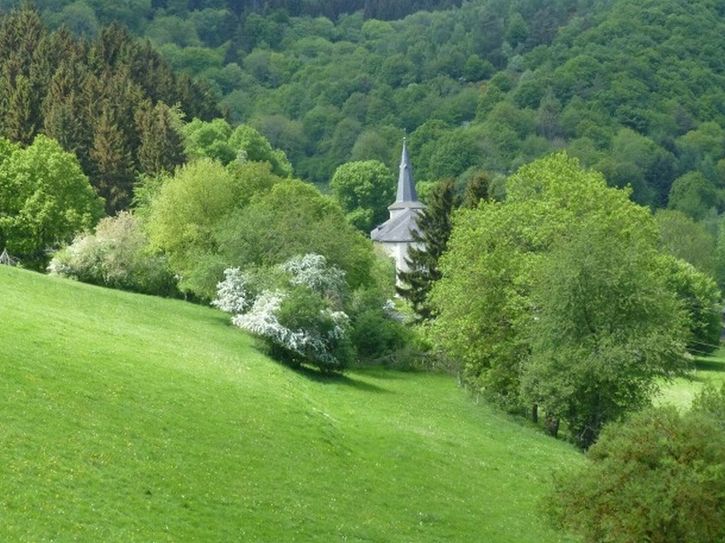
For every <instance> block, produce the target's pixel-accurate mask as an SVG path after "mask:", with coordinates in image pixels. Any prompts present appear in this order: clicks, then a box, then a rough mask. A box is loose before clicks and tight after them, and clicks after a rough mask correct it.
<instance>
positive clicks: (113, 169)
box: [90, 105, 135, 215]
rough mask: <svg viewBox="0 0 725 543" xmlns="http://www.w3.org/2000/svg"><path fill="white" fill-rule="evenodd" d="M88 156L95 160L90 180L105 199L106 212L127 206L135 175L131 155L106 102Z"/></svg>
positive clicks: (112, 211)
mask: <svg viewBox="0 0 725 543" xmlns="http://www.w3.org/2000/svg"><path fill="white" fill-rule="evenodd" d="M90 158H91V159H92V160H93V163H94V172H93V176H92V177H91V180H92V183H94V186H95V187H96V190H97V191H98V192H99V193H100V195H101V196H103V198H105V200H106V213H108V214H109V215H111V214H114V213H116V212H117V211H119V210H121V209H124V208H126V207H128V205H129V203H130V202H131V195H132V194H131V192H132V187H133V180H134V178H135V171H134V167H133V156H132V153H131V150H130V149H129V147H128V145H127V142H126V141H125V138H124V135H123V132H122V131H121V130H120V129H119V123H118V119H117V118H116V117H115V115H114V114H113V111H112V109H111V108H110V107H109V106H108V105H105V107H103V110H102V112H101V115H100V118H99V119H98V125H97V126H96V130H95V132H94V135H93V145H92V147H91V149H90Z"/></svg>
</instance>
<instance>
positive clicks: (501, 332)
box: [430, 154, 682, 445]
mask: <svg viewBox="0 0 725 543" xmlns="http://www.w3.org/2000/svg"><path fill="white" fill-rule="evenodd" d="M506 193H507V196H506V200H505V202H503V203H498V202H482V203H481V204H479V206H478V208H476V209H463V210H461V211H459V212H458V213H457V214H456V215H455V217H454V223H453V231H452V234H451V238H450V240H449V244H448V250H447V252H446V253H445V254H444V255H443V257H442V258H441V260H440V269H441V272H442V275H443V277H442V279H441V280H440V281H438V282H437V283H436V284H435V285H434V286H433V289H432V292H431V296H430V299H431V302H432V306H433V308H434V310H435V311H436V312H437V313H438V316H437V318H436V320H435V322H434V323H433V325H432V334H433V338H434V339H435V340H436V341H437V343H438V344H439V345H440V346H442V347H443V348H444V349H446V350H447V351H448V352H449V353H450V354H451V356H452V357H453V358H455V359H458V360H460V361H461V364H462V377H463V380H464V383H465V384H466V385H467V386H469V387H470V388H472V389H473V390H474V391H476V392H477V393H483V394H484V395H485V396H487V397H489V398H492V399H494V400H496V401H497V402H499V403H501V404H503V405H505V406H507V407H509V408H512V409H516V410H520V409H521V408H522V407H523V405H524V404H525V403H526V402H528V405H529V406H533V405H535V404H538V403H539V402H543V401H545V400H546V393H545V392H544V390H548V389H547V388H546V387H549V388H550V389H553V390H556V392H557V394H558V395H559V396H558V397H559V398H560V399H563V400H562V401H563V404H562V405H571V406H573V407H572V410H571V413H573V414H572V415H571V421H570V422H575V423H576V422H577V421H576V420H575V416H576V414H577V413H580V412H581V413H584V412H585V411H586V409H587V406H588V405H592V404H595V403H596V401H597V399H596V394H597V390H596V389H595V388H587V386H586V379H587V378H589V376H588V375H587V373H586V371H584V370H586V367H585V366H584V367H582V366H579V368H580V369H582V371H581V373H579V374H577V373H576V371H574V368H575V367H577V366H576V365H577V363H581V364H585V361H586V360H587V359H593V360H599V362H598V364H599V365H600V366H601V367H602V372H603V374H606V371H607V370H610V371H612V372H613V373H616V372H617V371H616V370H617V369H618V368H635V370H633V372H632V373H627V371H623V372H622V374H621V375H620V376H621V377H623V378H624V379H625V383H623V384H622V386H623V387H625V388H626V387H628V386H630V385H631V386H632V387H633V388H632V389H633V391H634V392H633V396H632V398H634V399H635V400H636V401H632V402H631V403H629V402H624V403H623V404H622V407H623V409H624V410H627V409H630V408H631V407H632V406H635V405H638V401H639V400H640V399H641V397H642V394H643V392H641V391H643V390H649V389H650V388H651V387H653V386H654V382H655V379H656V378H657V377H658V376H660V375H663V374H669V373H670V371H671V370H672V368H673V367H674V362H673V360H672V358H671V355H673V353H674V352H676V351H677V348H678V345H679V346H680V347H682V341H681V340H682V335H681V334H680V333H679V332H678V330H680V329H679V328H677V326H676V323H677V322H681V321H679V320H678V318H679V317H680V315H681V313H680V312H679V310H678V308H677V304H676V303H675V302H673V300H674V294H673V293H672V292H671V291H669V290H668V289H667V288H666V287H665V286H663V281H664V278H665V277H666V272H665V271H664V270H663V269H662V267H661V265H660V264H659V261H658V260H657V259H656V258H655V257H656V256H657V253H656V251H655V247H656V243H657V229H656V225H655V223H654V220H653V218H652V216H651V214H650V212H649V210H648V209H646V208H643V207H640V206H637V205H636V204H634V203H633V202H631V201H630V200H629V192H628V191H626V190H621V189H614V188H610V187H608V186H607V184H606V182H605V180H604V178H603V176H602V175H601V174H599V173H597V172H594V171H588V170H584V169H582V168H581V167H580V165H579V163H578V161H576V160H575V159H571V158H569V157H567V156H566V155H565V154H557V155H552V156H550V157H546V158H544V159H540V160H538V161H535V162H533V163H531V164H529V165H527V166H524V167H522V168H521V169H520V170H519V171H518V172H517V173H516V174H515V175H513V176H511V177H510V178H509V179H508V180H507V185H506ZM589 233H591V234H592V243H593V244H600V245H601V247H595V246H594V245H592V247H591V249H590V252H591V253H592V255H593V256H592V258H594V256H597V257H599V258H601V264H602V265H603V266H604V267H603V269H601V270H596V269H593V271H597V272H598V274H599V275H593V276H592V280H593V281H599V283H595V284H594V286H593V288H595V287H596V288H598V289H599V290H597V292H601V296H602V298H601V299H596V300H591V303H592V304H594V303H601V304H606V303H609V304H611V306H612V307H617V304H618V303H619V302H617V299H616V296H615V298H614V299H612V298H608V297H607V296H608V294H607V288H605V286H606V285H607V284H608V282H611V288H612V293H617V292H619V293H627V292H629V293H630V294H631V295H632V296H634V302H636V303H635V304H634V306H633V307H632V308H631V315H630V317H627V318H629V319H631V320H632V321H634V320H636V319H637V318H639V317H641V319H640V320H639V321H638V322H637V325H636V327H635V328H636V329H637V330H639V331H640V332H641V333H642V334H643V338H644V339H643V343H642V344H637V343H636V338H633V337H632V336H631V335H630V334H629V332H627V330H626V326H627V325H626V324H623V322H620V321H619V320H617V318H618V317H617V314H615V313H613V312H612V311H611V310H607V309H606V307H603V309H602V311H603V313H602V316H601V318H602V319H603V320H602V322H601V323H599V324H597V326H596V327H595V328H594V330H590V331H589V333H590V334H591V335H590V336H588V337H589V340H591V341H589V340H587V341H584V342H583V343H581V344H580V343H579V340H581V339H585V338H584V336H583V335H578V336H577V335H576V334H585V332H587V328H582V329H576V330H573V329H571V327H570V326H568V325H567V327H563V328H561V329H557V328H556V326H555V325H554V324H552V323H556V322H559V323H567V322H569V323H579V321H580V315H579V311H581V310H582V308H584V307H586V304H585V302H587V303H589V301H588V299H587V297H586V290H584V292H583V293H582V292H580V291H579V290H581V288H580V287H578V286H577V281H578V277H579V276H578V275H577V273H579V272H581V273H582V274H583V273H584V272H585V271H587V270H589V269H590V268H589V267H588V268H586V269H584V268H582V266H584V264H585V262H582V263H580V264H577V263H576V262H574V260H576V258H578V257H583V256H584V255H585V254H586V253H587V251H586V240H587V235H588V234H589ZM610 245H614V247H612V250H614V249H616V250H617V251H616V252H614V253H613V254H617V255H620V256H621V257H622V258H623V259H624V260H623V261H622V263H623V264H624V265H627V266H629V268H628V269H630V270H631V271H632V273H633V274H634V275H636V276H632V277H630V276H628V275H622V274H619V273H618V272H617V271H616V269H617V266H618V265H619V264H618V262H617V261H616V260H613V259H609V258H607V250H606V248H607V247H609V246H610ZM630 245H631V246H632V247H636V248H638V250H639V252H640V253H641V256H637V255H632V254H630V253H629V252H627V250H626V247H628V246H630ZM567 251H571V252H567ZM553 254H556V255H559V254H560V255H561V258H566V262H569V263H571V265H572V271H571V272H567V270H561V271H562V274H563V275H562V276H561V277H560V281H561V282H560V283H558V285H559V286H557V283H556V281H557V275H556V273H555V271H551V270H555V269H556V268H555V264H556V257H554V256H552V255H553ZM572 254H573V255H576V256H571V255H572ZM625 257H626V258H625ZM635 257H636V258H635ZM633 259H634V260H633ZM591 266H594V264H592V265H591ZM591 266H590V267H591ZM565 272H566V273H565ZM597 285H599V287H597ZM555 287H556V288H555ZM575 287H576V288H575ZM576 289H579V290H576ZM643 289H644V290H643ZM534 293H539V294H536V295H535V294H534ZM547 296H551V298H547ZM577 296H578V297H579V298H576V297H577ZM613 296H614V294H613ZM557 297H558V298H557ZM567 297H568V298H567ZM607 300H608V302H607ZM579 301H581V302H582V303H581V304H579ZM650 301H652V303H654V304H655V305H654V306H653V307H652V314H651V315H650V314H649V306H648V305H647V304H648V303H649V302H650ZM596 310H597V311H599V309H598V308H596ZM670 310H671V311H670ZM668 311H669V313H668ZM666 313H668V314H666ZM544 317H546V318H545V319H544ZM650 317H651V318H650ZM537 319H539V320H537ZM673 319H674V321H673ZM625 320H626V319H625ZM545 325H546V326H545ZM562 326H563V325H562ZM533 329H537V330H539V329H540V332H541V337H540V339H537V338H536V337H532V335H531V331H532V330H533ZM545 334H550V335H548V336H547V335H545ZM557 334H560V335H557ZM617 337H621V338H622V339H623V340H626V341H625V343H626V345H628V347H627V349H623V348H622V347H619V346H618V343H617V341H616V338H617ZM655 338H659V339H660V340H661V342H660V343H658V342H657V341H656V340H655ZM547 341H548V342H550V343H547ZM557 342H558V343H557ZM600 343H601V348H602V351H603V352H602V354H601V359H597V356H598V355H597V352H598V351H597V349H598V347H599V346H600ZM559 344H561V345H562V347H563V348H566V349H569V348H571V350H569V351H566V350H565V349H563V350H562V354H561V356H560V357H559V358H557V356H554V355H555V354H556V353H553V354H552V353H549V352H548V351H546V349H545V348H546V347H547V345H549V346H550V348H551V349H554V348H555V346H556V345H559ZM536 349H538V350H536ZM577 349H579V351H577ZM575 351H576V352H575ZM680 352H681V351H680ZM536 353H539V354H536ZM585 355H586V356H585ZM587 357H588V358H587ZM607 357H609V358H607ZM532 360H534V361H536V363H535V364H534V363H532ZM638 360H644V361H645V362H651V366H648V367H643V368H641V371H642V373H638V371H639V369H638V366H637V361H638ZM549 362H551V365H550V364H549ZM558 362H561V363H564V362H566V363H567V364H571V365H572V371H573V373H574V375H573V377H572V378H573V379H576V378H577V377H580V378H581V379H576V380H574V381H572V382H571V383H570V385H571V386H568V388H566V389H560V388H559V387H558V385H557V383H555V382H554V381H553V380H552V379H553V376H556V375H558V374H557V373H556V371H554V369H551V368H553V367H554V366H553V365H555V364H556V363H558ZM539 368H545V369H546V371H545V370H544V369H542V370H541V371H540V372H539V373H540V375H541V376H543V377H537V376H536V375H535V373H534V372H535V371H536V372H538V371H539ZM549 370H550V371H551V372H552V373H551V374H549V373H547V371H549ZM628 377H632V378H633V379H634V381H633V382H630V383H629V384H626V379H627V378H628ZM550 378H551V379H550ZM522 379H523V380H524V381H525V383H526V385H525V386H523V387H522ZM547 379H548V380H547ZM549 381H551V382H549ZM577 387H579V388H577ZM577 391H578V392H580V393H581V394H580V395H579V396H577V395H576V394H574V395H573V396H567V394H569V393H575V392H577ZM603 393H604V394H606V395H607V398H606V400H607V402H610V403H611V402H615V403H616V402H617V401H619V399H618V397H617V394H618V393H619V392H618V390H616V389H610V390H608V391H605V392H603ZM567 402H571V404H569V403H567ZM560 407H561V405H559V404H556V405H554V404H552V405H551V406H550V407H549V411H550V414H551V415H553V416H554V417H556V416H564V415H566V416H569V415H568V413H570V411H566V410H564V409H563V407H562V408H561V409H559V408H560ZM533 412H534V413H535V410H534V411H533ZM601 415H602V414H601V413H599V415H598V416H601ZM611 415H612V416H617V415H615V414H614V413H612V414H611ZM605 418H606V417H605ZM584 421H585V422H584V423H583V425H582V427H581V428H579V430H580V431H584V430H586V433H585V434H583V435H582V437H581V443H582V444H583V445H586V444H588V443H591V440H592V439H593V438H594V437H595V436H596V433H597V432H598V430H599V428H600V427H601V425H600V423H599V422H597V421H596V420H595V421H594V423H593V424H592V421H591V420H589V419H588V416H585V417H584ZM554 423H555V421H553V420H552V424H554ZM554 426H555V424H554ZM591 430H593V435H592V434H591V433H590V432H591Z"/></svg>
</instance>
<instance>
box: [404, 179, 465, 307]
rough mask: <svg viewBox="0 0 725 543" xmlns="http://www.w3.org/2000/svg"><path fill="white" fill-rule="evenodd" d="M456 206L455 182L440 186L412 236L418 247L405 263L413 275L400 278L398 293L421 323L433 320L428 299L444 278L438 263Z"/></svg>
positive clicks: (437, 187)
mask: <svg viewBox="0 0 725 543" xmlns="http://www.w3.org/2000/svg"><path fill="white" fill-rule="evenodd" d="M455 205H456V196H455V184H454V182H453V181H452V180H445V181H441V182H440V183H438V184H437V185H436V186H435V188H434V189H433V191H432V192H431V194H430V197H429V199H428V202H427V206H426V209H425V210H424V211H423V212H422V213H421V214H420V216H419V218H418V231H417V232H413V238H414V240H415V242H416V244H417V246H414V247H413V248H411V249H410V251H409V253H408V258H407V259H406V262H407V263H408V267H409V270H410V271H407V272H400V273H399V274H398V278H399V279H400V281H401V282H402V283H403V286H400V287H398V289H397V290H398V294H399V295H400V296H402V297H403V298H405V299H407V300H408V301H409V302H410V303H411V305H412V307H413V311H414V312H415V315H416V319H417V320H418V321H425V320H428V319H431V318H432V317H433V313H432V309H431V307H430V306H429V305H428V302H427V297H428V292H430V289H431V287H432V286H433V283H434V282H435V281H437V280H438V279H440V277H441V274H440V271H439V270H438V259H439V258H440V256H441V255H442V254H443V252H444V251H445V250H446V246H447V244H448V238H449V237H450V235H451V213H452V211H453V208H454V207H455Z"/></svg>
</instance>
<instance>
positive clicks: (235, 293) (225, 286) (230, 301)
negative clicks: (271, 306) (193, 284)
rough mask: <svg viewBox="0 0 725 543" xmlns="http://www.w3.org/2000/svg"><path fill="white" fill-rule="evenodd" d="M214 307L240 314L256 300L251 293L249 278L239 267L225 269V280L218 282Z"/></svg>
mask: <svg viewBox="0 0 725 543" xmlns="http://www.w3.org/2000/svg"><path fill="white" fill-rule="evenodd" d="M216 291H217V297H216V299H215V300H214V301H213V302H212V303H211V305H213V306H214V307H217V308H219V309H221V310H222V311H226V312H227V313H232V314H233V315H238V314H240V313H244V312H246V311H247V310H248V309H249V308H250V307H251V306H252V302H253V301H254V300H253V298H252V297H251V295H250V293H249V278H248V276H247V275H246V274H244V273H242V271H241V270H240V269H239V268H227V269H226V270H224V280H223V281H220V282H219V283H217V286H216Z"/></svg>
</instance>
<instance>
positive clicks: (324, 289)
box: [280, 253, 347, 298]
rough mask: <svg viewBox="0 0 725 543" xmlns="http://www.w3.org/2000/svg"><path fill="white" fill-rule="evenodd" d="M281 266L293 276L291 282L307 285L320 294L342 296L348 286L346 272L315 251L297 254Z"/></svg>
mask: <svg viewBox="0 0 725 543" xmlns="http://www.w3.org/2000/svg"><path fill="white" fill-rule="evenodd" d="M280 268H281V269H282V270H283V271H285V272H286V273H288V274H289V275H290V276H291V279H290V283H292V284H293V285H298V286H305V287H307V288H309V289H311V290H313V291H315V292H317V293H319V294H325V295H333V296H335V297H338V298H339V297H340V296H341V295H342V293H343V292H344V290H345V288H346V286H347V285H346V283H345V272H344V271H342V270H341V269H340V268H338V267H336V266H330V265H328V264H327V259H326V258H325V257H324V256H322V255H318V254H315V253H308V254H306V255H304V256H295V257H292V258H290V259H289V260H288V261H287V262H285V263H284V264H282V265H281V266H280Z"/></svg>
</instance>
